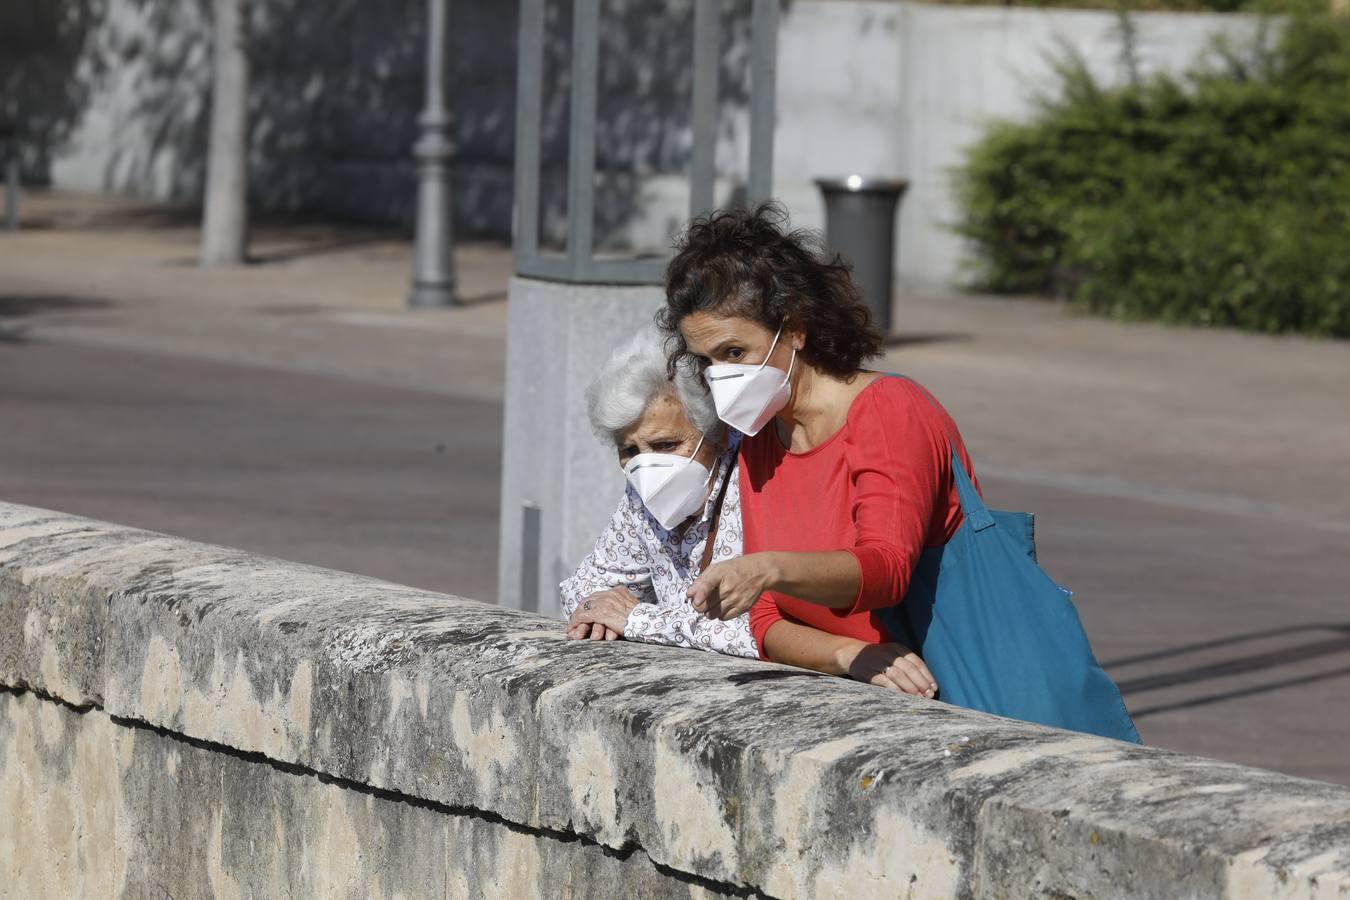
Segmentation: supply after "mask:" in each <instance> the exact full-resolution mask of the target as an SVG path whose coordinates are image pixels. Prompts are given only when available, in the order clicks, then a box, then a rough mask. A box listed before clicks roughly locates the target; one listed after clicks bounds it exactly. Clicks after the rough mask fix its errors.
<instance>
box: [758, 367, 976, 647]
mask: <svg viewBox="0 0 1350 900" xmlns="http://www.w3.org/2000/svg"><path fill="white" fill-rule="evenodd" d="M952 442H955V444H956V448H957V451H958V452H959V453H960V455H961V459H962V461H963V462H964V463H965V465H966V471H968V472H970V473H971V478H972V479H973V478H974V477H975V472H974V469H973V468H971V465H970V457H969V455H968V454H967V453H966V447H965V444H964V442H963V441H962V440H961V435H960V433H959V432H958V431H957V428H956V423H955V422H953V421H952V419H951V417H950V416H949V415H947V412H946V411H945V410H944V409H942V408H941V406H939V405H938V404H937V401H936V400H934V399H933V398H932V396H931V395H930V394H928V393H927V392H926V391H925V390H924V389H923V388H922V387H920V386H919V385H918V384H916V383H914V382H912V381H910V380H908V379H905V378H895V377H881V378H878V379H876V381H874V382H872V383H871V384H870V385H868V386H867V387H866V388H864V389H863V390H862V392H861V393H859V394H858V396H857V397H856V398H855V399H854V401H853V404H852V406H850V407H849V411H848V418H847V420H846V422H845V424H844V427H843V428H841V429H840V430H839V431H837V432H835V434H834V435H832V436H831V437H829V438H828V439H826V440H825V441H824V442H823V443H821V444H820V445H818V446H816V447H814V448H812V449H811V450H808V451H806V452H804V453H791V452H789V451H788V450H787V449H786V448H784V447H783V444H782V441H781V440H780V439H779V437H778V432H777V430H776V429H775V428H773V427H772V426H770V427H767V428H765V429H764V430H763V431H761V432H760V433H759V434H757V435H755V436H754V437H748V438H746V439H745V440H744V441H743V442H742V444H741V466H740V479H741V516H742V519H743V523H744V528H745V552H746V553H758V552H760V551H765V550H786V551H799V552H817V551H829V550H846V551H848V552H849V553H852V554H853V556H854V557H855V558H856V559H857V560H858V565H859V567H860V568H861V569H862V580H861V583H860V585H859V587H858V596H857V599H856V600H855V601H854V602H853V606H852V607H851V608H849V609H829V608H827V607H824V606H819V605H817V604H814V603H808V602H806V601H805V600H800V599H798V598H796V597H791V596H788V595H786V594H780V593H776V592H769V593H765V594H764V595H763V596H761V597H760V599H759V601H758V602H757V603H756V604H755V605H754V607H752V608H751V610H750V629H751V631H752V632H753V633H754V635H755V643H756V644H757V645H758V646H759V648H760V650H759V652H760V655H761V656H764V657H765V658H767V654H766V653H765V650H764V646H765V644H764V636H765V634H767V633H768V630H769V627H770V626H772V625H773V623H774V622H777V621H779V620H780V619H783V618H789V619H792V620H794V621H797V622H800V623H803V624H806V625H811V626H813V627H815V628H819V629H821V630H822V631H828V632H831V633H832V634H840V635H847V636H849V637H854V638H858V639H859V640H863V641H867V642H869V643H879V642H883V641H889V640H891V636H890V635H889V634H888V633H887V631H886V629H885V627H884V626H883V625H882V623H881V620H880V619H879V618H878V617H877V615H876V614H875V611H876V610H879V609H883V608H885V607H887V606H893V605H895V604H896V603H899V602H900V601H901V600H902V599H903V598H904V596H905V591H906V590H907V589H908V586H909V578H910V574H911V573H912V572H913V571H914V566H915V565H916V564H917V563H918V560H919V555H920V554H921V553H922V552H923V550H924V548H925V547H940V546H942V545H943V544H945V543H947V541H949V540H950V539H951V537H952V536H953V535H954V534H956V531H957V529H959V528H960V527H961V521H962V517H961V502H960V499H959V497H958V495H957V492H956V485H955V483H954V481H953V479H952V471H951V470H952V467H951V457H950V451H949V448H950V447H951V446H952ZM976 484H977V487H978V482H977V483H976Z"/></svg>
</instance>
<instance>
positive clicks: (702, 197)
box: [689, 0, 721, 219]
mask: <svg viewBox="0 0 1350 900" xmlns="http://www.w3.org/2000/svg"><path fill="white" fill-rule="evenodd" d="M717 10H718V4H717V2H716V0H695V3H694V102H693V110H692V114H691V117H692V119H693V122H692V128H691V131H692V133H693V139H694V146H693V158H692V159H691V160H690V165H689V218H691V219H692V218H695V217H697V216H701V215H703V214H705V213H708V212H711V211H712V208H713V206H714V205H715V204H716V202H717V201H716V184H717V165H716V153H717V76H718V66H719V65H720V64H721V54H720V50H721V45H720V41H719V38H720V35H719V33H718V30H717V26H718V24H719V22H718V19H717Z"/></svg>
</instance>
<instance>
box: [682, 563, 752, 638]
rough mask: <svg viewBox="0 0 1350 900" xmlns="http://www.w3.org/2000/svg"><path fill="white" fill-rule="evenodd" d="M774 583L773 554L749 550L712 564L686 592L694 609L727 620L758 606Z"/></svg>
mask: <svg viewBox="0 0 1350 900" xmlns="http://www.w3.org/2000/svg"><path fill="white" fill-rule="evenodd" d="M773 583H774V568H773V555H772V554H769V553H749V554H746V555H745V556H738V557H736V558H735V559H728V560H726V561H725V562H720V563H717V564H715V565H711V566H708V568H707V569H706V570H705V571H704V572H703V574H701V575H699V576H698V581H695V582H694V586H693V587H691V588H690V589H689V590H688V591H687V592H686V593H687V595H688V597H689V599H690V601H691V602H692V603H693V605H694V609H696V610H698V611H699V612H701V613H703V614H704V615H705V616H707V617H708V618H710V619H721V620H722V621H724V622H727V621H730V620H731V619H735V618H737V617H738V616H741V615H743V614H744V613H745V612H746V611H747V610H748V609H750V607H752V606H754V605H755V601H756V600H758V599H759V595H760V594H762V593H764V592H765V591H767V590H770V589H771V587H772V586H773Z"/></svg>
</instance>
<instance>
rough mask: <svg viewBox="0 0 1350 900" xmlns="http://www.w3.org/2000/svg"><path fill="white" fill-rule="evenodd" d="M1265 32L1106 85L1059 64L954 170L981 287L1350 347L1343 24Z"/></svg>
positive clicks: (1302, 21) (1346, 36)
mask: <svg viewBox="0 0 1350 900" xmlns="http://www.w3.org/2000/svg"><path fill="white" fill-rule="evenodd" d="M1279 32H1280V33H1279V37H1278V38H1277V39H1276V40H1275V42H1274V46H1273V47H1267V46H1264V42H1263V45H1262V46H1257V47H1253V48H1248V49H1247V50H1245V51H1244V52H1241V53H1239V52H1236V51H1232V50H1228V51H1224V52H1222V53H1221V54H1220V59H1221V60H1222V64H1221V65H1219V66H1217V67H1211V68H1209V69H1207V70H1205V71H1202V72H1197V73H1195V74H1192V75H1190V76H1187V77H1186V78H1182V79H1177V78H1168V77H1157V78H1152V79H1149V80H1146V81H1140V80H1136V81H1135V83H1133V84H1130V85H1128V86H1126V87H1123V88H1119V89H1111V90H1107V89H1103V88H1102V87H1101V86H1100V85H1098V84H1097V83H1096V82H1095V81H1094V80H1093V78H1092V76H1091V75H1090V74H1088V72H1087V70H1086V68H1085V67H1084V66H1083V65H1082V63H1081V61H1078V60H1074V59H1072V58H1069V59H1066V60H1064V61H1063V62H1062V64H1061V66H1060V75H1061V91H1060V93H1059V94H1058V96H1056V97H1054V98H1053V99H1051V100H1047V101H1045V102H1044V103H1043V105H1042V108H1041V110H1040V112H1039V114H1038V115H1037V116H1036V117H1035V118H1034V120H1033V121H1030V122H1027V123H1023V124H1010V123H1005V124H999V125H996V126H995V127H993V128H992V129H991V130H990V131H989V133H988V134H987V135H986V136H985V137H984V139H983V140H981V141H980V142H979V143H978V144H977V145H976V146H975V147H974V148H973V149H972V151H971V153H970V155H969V156H968V158H967V160H966V162H965V164H964V165H963V166H962V167H961V168H960V170H959V172H958V176H959V177H958V190H959V196H960V201H961V206H962V221H961V223H960V225H959V227H958V230H959V231H960V232H961V233H962V234H963V235H965V236H966V237H967V238H969V239H970V240H971V241H972V246H973V248H974V258H973V260H972V263H973V270H974V274H975V281H976V284H977V286H979V287H982V288H985V289H990V290H995V291H1005V292H1052V293H1056V294H1059V295H1063V296H1067V297H1069V298H1070V299H1072V300H1074V301H1075V302H1077V303H1078V304H1080V305H1082V306H1083V307H1085V308H1088V309H1090V310H1093V311H1097V312H1102V313H1106V314H1109V315H1113V316H1117V317H1120V318H1130V319H1136V318H1148V319H1162V320H1165V321H1171V322H1184V323H1193V324H1203V325H1229V326H1236V327H1239V328H1247V329H1252V330H1258V331H1266V332H1285V331H1299V332H1306V333H1311V334H1322V335H1334V336H1338V337H1350V21H1347V20H1346V19H1345V18H1339V17H1330V16H1296V17H1294V18H1291V19H1288V20H1287V21H1286V22H1285V24H1284V25H1283V27H1282V28H1280V29H1279ZM1126 43H1127V55H1128V31H1127V42H1126Z"/></svg>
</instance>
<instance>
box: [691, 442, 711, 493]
mask: <svg viewBox="0 0 1350 900" xmlns="http://www.w3.org/2000/svg"><path fill="white" fill-rule="evenodd" d="M707 437H708V436H707V435H706V434H700V435H699V436H698V443H697V444H695V445H694V452H693V453H691V454H689V461H688V462H687V463H685V465H686V466H690V465H693V464H694V457H695V456H698V451H699V448H700V447H702V446H703V441H704V440H705V439H706V438H707ZM712 479H713V470H712V469H709V470H708V477H707V478H705V479H703V486H704V487H707V486H708V482H710V481H712Z"/></svg>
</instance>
